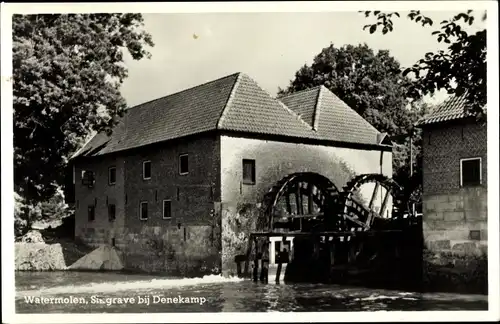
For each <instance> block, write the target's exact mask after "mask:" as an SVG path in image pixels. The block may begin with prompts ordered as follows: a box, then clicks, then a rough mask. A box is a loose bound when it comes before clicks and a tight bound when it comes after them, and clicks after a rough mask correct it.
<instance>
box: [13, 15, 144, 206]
mask: <svg viewBox="0 0 500 324" xmlns="http://www.w3.org/2000/svg"><path fill="white" fill-rule="evenodd" d="M12 23H13V26H12V27H13V49H12V52H13V96H14V103H13V104H14V106H13V108H14V183H15V191H16V192H17V193H18V194H19V195H20V197H22V199H23V202H24V203H25V204H27V205H32V207H33V206H35V205H36V204H38V203H40V202H43V201H46V200H47V199H50V198H51V197H52V196H53V195H54V194H55V192H56V188H57V187H58V186H60V185H62V184H63V181H64V171H63V170H64V167H65V166H66V163H67V161H68V158H69V157H70V156H71V154H73V153H74V152H75V151H76V150H77V149H78V148H79V147H80V145H82V141H83V140H84V138H85V137H86V136H87V135H88V134H89V133H91V132H95V131H101V130H107V131H110V129H111V127H112V126H113V124H114V123H115V118H114V117H115V116H120V115H122V114H123V112H124V109H125V107H126V103H125V100H124V99H123V97H122V96H121V94H120V91H119V90H120V89H119V88H120V85H121V83H122V82H123V80H124V79H125V78H126V77H127V68H126V66H125V65H124V64H123V55H124V52H125V51H128V52H129V53H130V55H131V56H132V58H133V59H135V60H140V59H142V58H144V57H149V56H150V54H149V53H148V51H147V50H146V49H145V46H147V45H149V46H154V44H153V42H152V39H151V36H150V35H149V34H148V33H146V32H145V31H143V30H142V25H143V18H142V16H141V15H140V14H53V15H52V14H47V15H14V16H13V21H12Z"/></svg>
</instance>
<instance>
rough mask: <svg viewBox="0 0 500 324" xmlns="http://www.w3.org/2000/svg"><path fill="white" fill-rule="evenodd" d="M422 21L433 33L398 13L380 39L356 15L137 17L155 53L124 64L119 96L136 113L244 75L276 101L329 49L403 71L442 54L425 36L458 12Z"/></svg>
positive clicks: (435, 100)
mask: <svg viewBox="0 0 500 324" xmlns="http://www.w3.org/2000/svg"><path fill="white" fill-rule="evenodd" d="M422 13H424V14H426V15H427V16H429V17H430V18H431V19H433V20H434V26H433V27H425V28H423V27H421V26H420V25H418V24H416V23H415V22H412V21H410V20H409V19H407V18H406V16H405V13H404V12H401V18H399V19H398V18H396V19H395V20H394V25H395V28H394V31H393V32H392V33H388V34H386V35H382V34H381V33H375V34H370V33H369V32H368V31H363V26H364V25H365V24H368V23H370V22H371V21H373V18H365V16H364V15H363V14H361V13H359V12H357V11H351V12H311V13H307V12H306V13H293V12H292V13H287V12H279V13H258V12H257V13H180V14H172V13H161V14H143V17H144V28H145V30H146V31H147V32H149V33H150V34H151V35H152V37H153V41H154V43H155V46H154V47H153V48H149V51H150V53H151V54H152V57H151V59H143V60H141V61H134V60H132V59H131V58H130V56H126V61H125V63H126V64H127V66H128V68H129V77H128V79H126V80H125V82H124V83H123V85H122V94H123V96H124V97H125V99H126V100H127V103H128V105H129V106H134V105H137V104H140V103H142V102H146V101H149V100H153V99H156V98H159V97H163V96H166V95H169V94H172V93H175V92H178V91H181V90H184V89H187V88H190V87H193V86H196V85H198V84H202V83H204V82H207V81H211V80H215V79H218V78H220V77H223V76H226V75H229V74H233V73H236V72H243V73H246V74H247V75H249V76H250V77H251V78H253V79H254V80H255V81H256V82H257V83H259V84H260V85H261V86H262V87H263V88H264V89H265V90H266V91H268V92H269V93H270V94H271V95H273V96H274V95H276V93H277V91H278V87H281V88H284V87H286V86H287V85H288V83H289V81H290V80H291V79H293V77H294V75H295V72H296V71H297V70H298V69H299V68H300V67H301V66H302V65H304V64H310V63H311V62H312V60H313V58H314V56H315V55H316V54H318V53H319V52H320V51H321V50H322V49H323V48H324V47H327V46H329V45H330V43H333V44H334V45H335V46H336V47H340V46H343V45H347V44H352V45H357V44H362V43H366V44H368V46H370V47H371V48H373V49H374V50H375V51H377V50H380V49H388V50H389V51H390V54H391V55H392V56H394V57H395V58H396V59H397V60H398V61H399V62H400V63H401V65H402V66H403V67H408V66H411V65H413V64H414V63H415V62H416V61H417V60H419V59H420V58H422V57H423V56H424V54H425V53H427V52H435V51H437V50H439V49H444V47H443V44H440V43H438V42H437V41H436V37H435V36H433V35H431V33H432V31H434V30H436V29H437V28H436V27H437V26H439V23H440V22H441V21H442V20H444V19H449V18H451V17H452V16H453V15H454V14H457V13H458V12H450V11H422ZM476 22H477V23H476V25H477V26H476V27H475V28H479V27H481V24H482V23H479V22H480V19H476ZM145 85H146V86H145ZM445 98H446V94H445V93H440V94H438V95H436V96H435V98H430V99H429V101H430V102H431V103H439V102H441V101H443V100H444V99H445Z"/></svg>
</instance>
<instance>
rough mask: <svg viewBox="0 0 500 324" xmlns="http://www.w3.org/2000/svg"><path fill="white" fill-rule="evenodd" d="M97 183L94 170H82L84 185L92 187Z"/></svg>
mask: <svg viewBox="0 0 500 324" xmlns="http://www.w3.org/2000/svg"><path fill="white" fill-rule="evenodd" d="M94 184H95V177H94V172H92V171H89V170H82V185H84V186H87V187H89V188H92V187H93V186H94Z"/></svg>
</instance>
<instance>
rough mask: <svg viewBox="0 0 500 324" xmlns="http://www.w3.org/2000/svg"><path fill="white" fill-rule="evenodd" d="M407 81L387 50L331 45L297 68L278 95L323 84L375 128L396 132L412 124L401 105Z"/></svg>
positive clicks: (410, 115)
mask: <svg viewBox="0 0 500 324" xmlns="http://www.w3.org/2000/svg"><path fill="white" fill-rule="evenodd" d="M410 83H411V80H410V79H408V78H405V77H403V76H402V75H401V69H400V64H399V62H398V61H397V60H396V59H395V58H394V57H392V56H390V54H389V51H387V50H381V51H378V52H377V53H374V51H373V50H372V49H371V48H369V47H368V46H367V45H366V44H363V45H357V46H353V45H346V46H343V47H340V48H336V47H334V45H333V44H331V45H330V46H328V47H325V48H323V50H322V51H321V52H320V53H319V54H318V55H316V57H315V58H314V61H313V63H312V65H311V66H308V65H304V66H303V67H301V68H300V69H299V70H298V71H297V72H296V74H295V79H294V80H292V81H291V82H290V85H289V86H288V87H287V88H286V89H280V90H279V92H278V96H283V95H285V94H288V93H292V92H296V91H300V90H304V89H308V88H312V87H315V86H318V85H324V86H325V87H326V88H328V89H329V90H330V91H332V92H333V93H334V94H336V95H337V96H338V97H339V98H340V99H342V100H343V101H344V102H346V103H347V104H348V105H349V106H350V107H352V108H353V109H354V110H356V111H357V112H358V113H359V114H360V115H361V116H363V117H364V118H365V119H366V120H368V122H370V123H371V124H372V125H373V126H375V128H377V129H378V130H379V131H381V132H387V133H388V134H390V135H399V134H403V133H406V132H407V130H408V129H409V128H410V127H411V125H412V123H413V118H412V113H411V111H409V110H407V109H406V108H405V107H406V106H407V105H408V103H409V102H408V100H407V99H406V97H407V90H406V89H407V87H408V85H409V84H410Z"/></svg>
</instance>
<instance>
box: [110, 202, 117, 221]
mask: <svg viewBox="0 0 500 324" xmlns="http://www.w3.org/2000/svg"><path fill="white" fill-rule="evenodd" d="M108 219H109V221H110V222H112V221H114V220H115V219H116V205H115V204H109V205H108Z"/></svg>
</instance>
